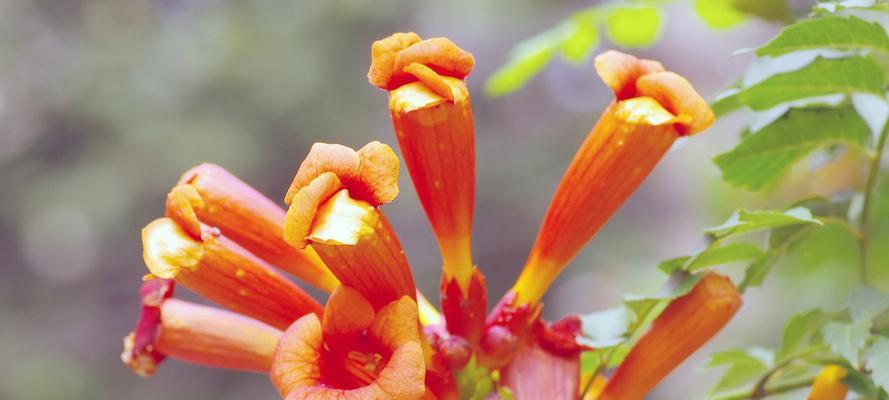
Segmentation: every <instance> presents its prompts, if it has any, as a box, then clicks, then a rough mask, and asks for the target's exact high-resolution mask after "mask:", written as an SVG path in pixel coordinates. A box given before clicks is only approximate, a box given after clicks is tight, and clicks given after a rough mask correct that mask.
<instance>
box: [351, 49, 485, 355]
mask: <svg viewBox="0 0 889 400" xmlns="http://www.w3.org/2000/svg"><path fill="white" fill-rule="evenodd" d="M371 57H372V60H371V66H370V71H369V72H368V74H367V77H368V80H369V81H370V82H371V83H372V84H374V85H375V86H377V87H379V88H381V89H383V90H387V91H389V112H390V115H391V117H392V123H393V125H394V128H395V136H396V137H397V138H398V144H399V146H400V147H401V151H402V154H403V155H404V159H405V162H406V164H407V168H408V171H409V172H410V175H411V180H412V181H413V183H414V187H415V188H416V190H417V195H418V197H419V199H420V203H421V204H422V205H423V209H424V210H425V211H426V215H427V216H428V217H429V222H430V224H431V225H432V230H433V232H434V233H435V236H436V238H437V240H438V246H439V249H440V250H441V255H442V261H443V264H444V266H443V270H444V274H443V276H442V282H441V293H442V301H441V304H442V311H443V313H444V315H445V318H446V319H447V323H448V328H449V330H450V331H451V333H453V334H457V335H460V336H463V337H465V338H466V339H467V340H469V342H470V343H472V344H473V345H475V343H477V342H478V340H479V338H480V337H481V334H482V331H481V329H482V324H483V322H484V314H485V309H486V308H487V287H486V283H485V280H484V276H482V274H481V273H480V272H479V271H478V270H477V269H476V268H475V266H474V264H473V262H472V214H473V208H474V201H475V133H474V128H473V121H472V105H471V102H470V99H469V90H468V89H467V88H466V83H465V82H464V81H463V80H464V79H465V78H466V76H467V75H469V72H470V71H471V70H472V67H473V65H474V64H475V60H474V58H473V57H472V54H470V53H469V52H467V51H465V50H463V49H461V48H459V47H457V45H456V44H454V43H453V42H451V41H450V40H448V39H445V38H433V39H427V40H421V38H420V37H419V36H418V35H417V34H415V33H412V32H411V33H396V34H394V35H392V36H389V37H387V38H385V39H382V40H378V41H376V42H374V44H373V46H372V48H371Z"/></svg>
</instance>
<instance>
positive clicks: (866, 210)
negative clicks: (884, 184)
mask: <svg viewBox="0 0 889 400" xmlns="http://www.w3.org/2000/svg"><path fill="white" fill-rule="evenodd" d="M887 137H889V118H887V119H886V122H884V123H883V131H882V132H881V133H880V138H879V139H878V140H877V147H876V149H875V150H876V154H875V155H874V158H873V160H871V164H870V172H869V173H868V175H867V184H866V185H865V187H864V203H863V205H862V208H861V219H860V220H859V226H860V232H861V237H860V239H859V241H858V245H859V250H860V253H861V256H860V260H861V264H860V265H861V283H862V284H867V271H868V262H867V247H868V244H869V241H870V240H869V238H868V225H869V222H870V220H869V218H870V208H871V202H873V192H874V186H876V183H877V177H878V175H879V174H880V165H881V164H882V162H883V150H884V149H885V147H886V138H887Z"/></svg>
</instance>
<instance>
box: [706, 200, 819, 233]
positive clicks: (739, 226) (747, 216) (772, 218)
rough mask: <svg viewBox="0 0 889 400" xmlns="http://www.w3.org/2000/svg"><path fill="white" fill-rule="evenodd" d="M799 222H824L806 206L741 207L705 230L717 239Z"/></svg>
mask: <svg viewBox="0 0 889 400" xmlns="http://www.w3.org/2000/svg"><path fill="white" fill-rule="evenodd" d="M798 224H818V225H821V224H822V223H821V221H818V220H817V219H815V218H813V217H812V213H811V212H810V211H809V209H807V208H805V207H794V208H791V209H789V210H787V211H775V210H762V211H748V210H746V209H743V208H741V209H738V211H735V213H734V214H732V216H731V217H729V219H728V220H726V221H725V222H724V223H723V224H722V225H719V226H716V227H713V228H709V229H706V230H705V231H704V232H705V233H708V234H710V235H713V236H714V237H716V238H717V239H724V238H727V237H729V236H736V235H740V234H742V233H748V232H753V231H759V230H764V229H771V228H777V227H781V226H790V225H798Z"/></svg>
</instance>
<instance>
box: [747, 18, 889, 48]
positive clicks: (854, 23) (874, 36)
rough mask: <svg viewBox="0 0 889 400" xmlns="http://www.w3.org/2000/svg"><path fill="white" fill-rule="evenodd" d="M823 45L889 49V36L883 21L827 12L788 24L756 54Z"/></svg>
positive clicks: (829, 46) (821, 46)
mask: <svg viewBox="0 0 889 400" xmlns="http://www.w3.org/2000/svg"><path fill="white" fill-rule="evenodd" d="M820 48H831V49H838V50H864V51H878V52H883V53H889V36H887V35H886V30H885V29H883V27H882V26H881V25H880V24H879V23H876V22H868V21H865V20H863V19H861V18H858V17H854V16H851V17H839V16H833V15H826V16H823V17H821V18H814V19H807V20H804V21H800V22H797V23H795V24H793V25H790V26H788V27H786V28H784V30H783V31H781V33H780V34H778V36H776V37H775V38H774V39H772V40H771V41H770V42H769V43H767V44H766V45H765V46H762V47H760V48H759V49H757V50H756V54H757V55H759V56H778V55H781V54H785V53H790V52H793V51H800V50H812V49H820Z"/></svg>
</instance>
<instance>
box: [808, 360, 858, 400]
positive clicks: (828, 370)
mask: <svg viewBox="0 0 889 400" xmlns="http://www.w3.org/2000/svg"><path fill="white" fill-rule="evenodd" d="M846 375H848V373H847V372H846V370H845V369H844V368H843V367H841V366H839V365H835V364H830V365H827V366H825V367H824V368H822V369H821V372H819V373H818V376H817V377H815V382H813V383H812V391H811V392H809V396H808V397H807V399H808V400H843V399H845V398H846V394H848V392H849V387H848V386H846V383H845V382H843V378H845V377H846Z"/></svg>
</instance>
